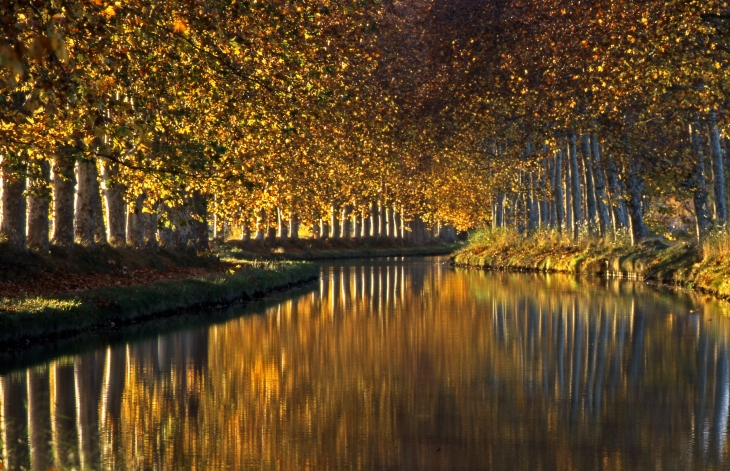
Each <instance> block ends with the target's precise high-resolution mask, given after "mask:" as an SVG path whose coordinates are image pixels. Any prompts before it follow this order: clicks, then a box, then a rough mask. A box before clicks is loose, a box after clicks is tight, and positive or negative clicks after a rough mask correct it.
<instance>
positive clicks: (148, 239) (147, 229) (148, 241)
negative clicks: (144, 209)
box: [142, 204, 159, 248]
mask: <svg viewBox="0 0 730 471" xmlns="http://www.w3.org/2000/svg"><path fill="white" fill-rule="evenodd" d="M156 206H157V207H158V208H159V204H158V205H156ZM157 211H158V209H156V210H155V212H154V213H142V218H143V219H144V232H143V239H144V246H145V247H151V248H158V247H159V243H158V242H157V220H158V215H157V214H158V213H157Z"/></svg>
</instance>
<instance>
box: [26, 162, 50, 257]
mask: <svg viewBox="0 0 730 471" xmlns="http://www.w3.org/2000/svg"><path fill="white" fill-rule="evenodd" d="M35 164H36V166H37V168H36V171H35V172H34V173H35V174H36V175H35V176H34V178H32V179H31V182H30V190H31V191H30V193H31V194H30V195H29V196H28V247H30V248H32V249H35V250H38V251H39V252H41V253H47V252H48V249H49V240H48V238H49V229H50V228H49V220H48V214H49V211H50V208H51V188H50V180H51V164H50V163H48V161H46V160H40V161H36V162H35Z"/></svg>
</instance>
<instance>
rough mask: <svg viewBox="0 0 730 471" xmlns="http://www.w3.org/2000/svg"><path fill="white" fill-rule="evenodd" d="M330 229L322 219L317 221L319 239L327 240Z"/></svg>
mask: <svg viewBox="0 0 730 471" xmlns="http://www.w3.org/2000/svg"><path fill="white" fill-rule="evenodd" d="M329 233H330V227H329V225H328V224H327V221H326V220H325V219H324V218H320V219H319V238H320V239H327V238H328V237H329Z"/></svg>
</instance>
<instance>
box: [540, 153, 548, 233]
mask: <svg viewBox="0 0 730 471" xmlns="http://www.w3.org/2000/svg"><path fill="white" fill-rule="evenodd" d="M542 170H543V171H542V172H540V195H539V198H540V225H541V226H544V227H547V226H549V225H550V221H551V218H550V204H549V199H548V175H550V170H549V168H548V158H547V157H545V159H544V160H543V169H542Z"/></svg>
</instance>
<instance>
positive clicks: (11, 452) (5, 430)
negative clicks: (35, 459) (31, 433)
mask: <svg viewBox="0 0 730 471" xmlns="http://www.w3.org/2000/svg"><path fill="white" fill-rule="evenodd" d="M0 396H2V421H1V424H2V446H3V468H4V469H21V468H30V449H29V448H28V422H27V420H28V415H27V409H26V404H27V386H26V375H25V373H22V374H21V373H12V374H9V375H6V376H3V377H0Z"/></svg>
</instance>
